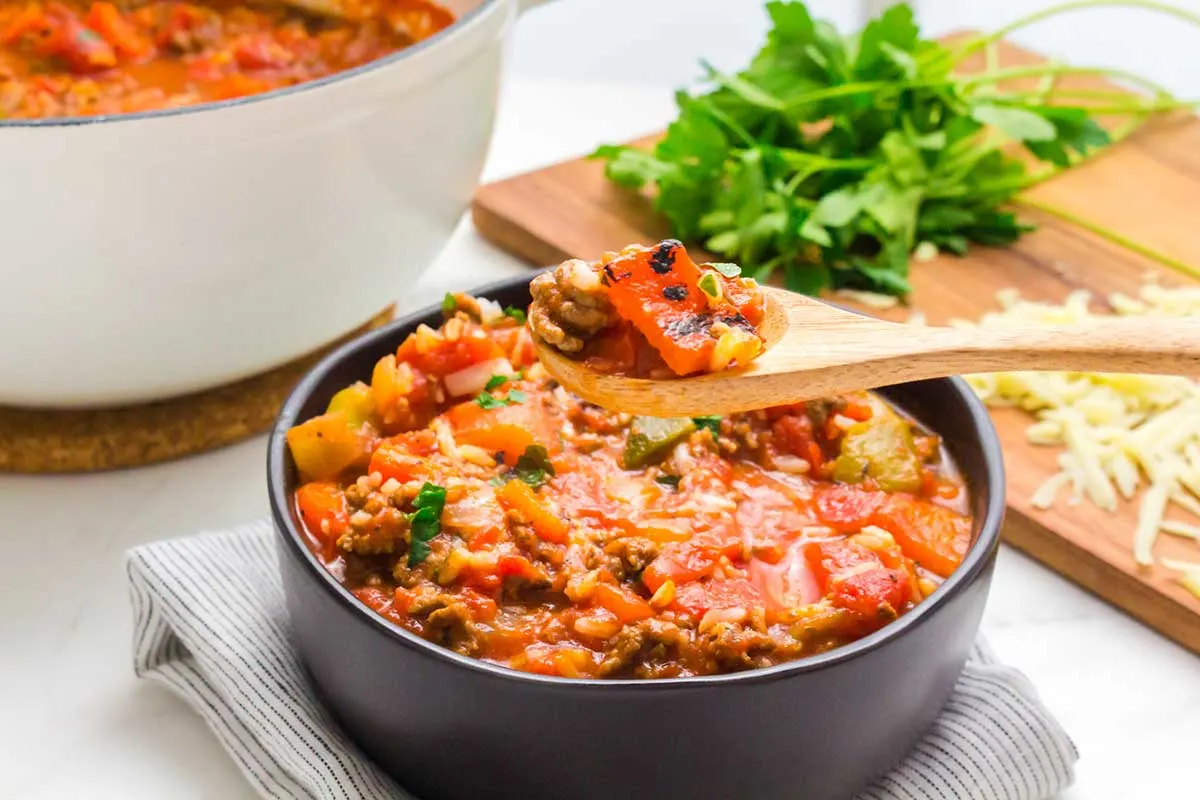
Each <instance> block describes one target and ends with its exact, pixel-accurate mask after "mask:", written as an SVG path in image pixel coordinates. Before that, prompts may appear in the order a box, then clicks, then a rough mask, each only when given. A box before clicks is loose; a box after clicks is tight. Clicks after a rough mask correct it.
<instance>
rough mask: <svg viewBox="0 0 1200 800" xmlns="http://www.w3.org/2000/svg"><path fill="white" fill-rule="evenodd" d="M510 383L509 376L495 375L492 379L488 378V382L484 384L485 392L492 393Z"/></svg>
mask: <svg viewBox="0 0 1200 800" xmlns="http://www.w3.org/2000/svg"><path fill="white" fill-rule="evenodd" d="M508 381H509V377H508V376H507V375H493V376H492V377H490V378H488V382H487V383H486V384H484V387H483V389H484V391H487V392H490V391H491V390H492V389H499V388H500V387H501V386H503V385H504V384H506V383H508Z"/></svg>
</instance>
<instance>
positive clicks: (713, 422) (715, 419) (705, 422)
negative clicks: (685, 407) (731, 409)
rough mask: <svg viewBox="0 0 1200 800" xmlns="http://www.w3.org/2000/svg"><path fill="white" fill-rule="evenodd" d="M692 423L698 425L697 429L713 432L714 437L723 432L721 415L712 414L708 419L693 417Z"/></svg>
mask: <svg viewBox="0 0 1200 800" xmlns="http://www.w3.org/2000/svg"><path fill="white" fill-rule="evenodd" d="M692 422H694V423H696V427H697V428H708V429H709V430H710V431H712V433H713V436H716V435H717V434H718V433H720V432H721V415H720V414H712V415H710V416H707V417H692Z"/></svg>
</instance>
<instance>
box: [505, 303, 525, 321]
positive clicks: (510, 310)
mask: <svg viewBox="0 0 1200 800" xmlns="http://www.w3.org/2000/svg"><path fill="white" fill-rule="evenodd" d="M504 316H506V317H512V318H513V319H515V320H516V321H517V322H518V323H520V324H521V325H524V324H525V311H524V310H523V309H520V308H517V307H515V306H506V307H505V309H504Z"/></svg>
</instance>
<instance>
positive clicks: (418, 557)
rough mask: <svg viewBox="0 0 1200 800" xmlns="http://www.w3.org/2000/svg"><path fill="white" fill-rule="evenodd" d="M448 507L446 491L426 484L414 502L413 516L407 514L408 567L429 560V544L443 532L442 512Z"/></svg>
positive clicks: (434, 485)
mask: <svg viewBox="0 0 1200 800" xmlns="http://www.w3.org/2000/svg"><path fill="white" fill-rule="evenodd" d="M445 507H446V490H445V489H444V488H442V487H441V486H438V485H436V484H432V483H428V482H427V483H426V484H425V485H424V486H422V487H421V491H419V492H417V497H416V499H415V500H413V508H415V509H416V511H414V512H413V513H411V514H406V515H405V516H406V517H407V518H408V522H409V525H410V526H411V528H410V531H409V545H408V565H409V566H410V567H415V566H417V565H418V564H420V563H421V562H422V561H424V560H425V559H427V558H429V552H430V551H429V542H430V541H432V540H433V537H435V536H437V535H438V534H439V533H441V531H442V510H443V509H444V508H445Z"/></svg>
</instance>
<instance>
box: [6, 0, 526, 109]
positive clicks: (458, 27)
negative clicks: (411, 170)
mask: <svg viewBox="0 0 1200 800" xmlns="http://www.w3.org/2000/svg"><path fill="white" fill-rule="evenodd" d="M500 2H503V0H480V2H479V5H477V6H475V7H474V8H472V9H471V10H470V11H468V12H467V13H465V14H463V15H462V16H461V17H455V18H454V22H452V23H450V24H449V25H447V26H446V27H445V28H444V29H442V30H440V31H438V32H437V33H435V34H434V35H433V36H430V37H429V38H428V39H422V40H421V41H419V42H417V43H416V44H414V45H410V46H408V47H405V48H404V49H402V50H397V51H396V52H394V53H389V54H388V55H386V56H383V57H382V58H377V59H375V60H374V61H368V62H367V63H366V64H360V65H359V66H357V67H353V68H351V69H347V70H343V71H341V72H335V73H334V74H332V75H326V76H325V77H324V78H317V79H316V80H312V81H304V82H302V83H297V84H294V85H292V86H283V87H280V88H278V89H272V90H271V91H269V92H259V93H258V94H252V95H247V96H246V97H235V98H233V99H230V100H217V101H215V102H210V103H196V104H194V105H190V106H180V107H178V108H159V109H152V110H150V111H137V112H134V113H132V114H97V115H95V116H90V117H41V118H37V119H0V130H4V129H6V128H79V127H85V126H89V125H94V126H99V125H113V124H116V123H121V122H134V121H136V120H147V119H165V118H168V117H182V116H189V115H192V114H202V113H204V112H206V111H220V110H221V109H225V108H236V107H238V106H248V105H253V104H255V103H262V102H266V101H268V100H273V99H275V98H277V97H286V96H288V95H294V94H300V93H301V92H306V91H309V90H311V89H318V88H320V87H323V86H329V85H332V84H335V83H341V82H342V81H346V80H349V79H351V78H354V77H356V76H358V75H364V74H366V73H368V72H374V71H375V70H378V69H382V68H383V67H387V66H390V65H392V64H396V63H398V62H400V61H404V60H406V59H408V58H411V57H412V56H413V55H415V54H417V53H423V52H425V51H426V50H429V49H431V48H433V47H436V46H437V45H438V44H440V43H442V42H444V41H447V40H449V39H453V38H457V36H458V35H459V34H460V33H461V32H462V31H463V30H464V29H465V28H466V27H467V26H468V25H470V24H471V23H472V22H473V21H474V20H475V19H476V18H477V17H480V16H482V15H483V12H484V11H485V10H486V9H488V8H490V7H491V6H494V5H496V4H497V3H500Z"/></svg>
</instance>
